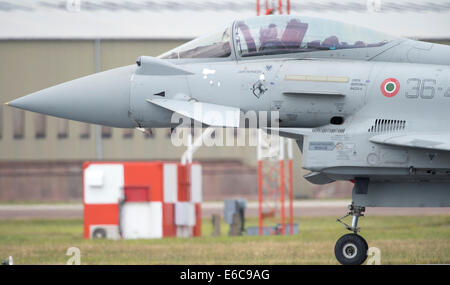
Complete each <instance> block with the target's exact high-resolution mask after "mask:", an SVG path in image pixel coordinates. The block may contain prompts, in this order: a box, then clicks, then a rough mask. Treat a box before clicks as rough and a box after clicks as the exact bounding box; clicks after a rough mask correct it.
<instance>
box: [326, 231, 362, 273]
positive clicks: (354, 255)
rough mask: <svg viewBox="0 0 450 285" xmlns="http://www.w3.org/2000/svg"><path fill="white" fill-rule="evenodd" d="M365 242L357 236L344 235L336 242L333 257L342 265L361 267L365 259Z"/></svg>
mask: <svg viewBox="0 0 450 285" xmlns="http://www.w3.org/2000/svg"><path fill="white" fill-rule="evenodd" d="M368 249H369V247H368V245H367V242H366V241H365V240H364V239H363V238H362V237H360V236H359V235H357V234H346V235H344V236H342V237H341V238H340V239H338V241H337V242H336V245H335V247H334V255H335V256H336V259H337V260H338V261H339V263H340V264H342V265H361V264H363V263H364V261H366V259H367V250H368Z"/></svg>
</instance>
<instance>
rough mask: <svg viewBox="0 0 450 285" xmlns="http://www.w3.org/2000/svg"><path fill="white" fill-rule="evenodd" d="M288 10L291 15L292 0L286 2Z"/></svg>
mask: <svg viewBox="0 0 450 285" xmlns="http://www.w3.org/2000/svg"><path fill="white" fill-rule="evenodd" d="M286 2H287V3H286V10H287V14H288V15H290V14H291V1H290V0H286Z"/></svg>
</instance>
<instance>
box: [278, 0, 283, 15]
mask: <svg viewBox="0 0 450 285" xmlns="http://www.w3.org/2000/svg"><path fill="white" fill-rule="evenodd" d="M278 13H280V15H281V14H283V0H278Z"/></svg>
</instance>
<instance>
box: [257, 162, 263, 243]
mask: <svg viewBox="0 0 450 285" xmlns="http://www.w3.org/2000/svg"><path fill="white" fill-rule="evenodd" d="M262 199H263V193H262V161H261V160H258V216H259V235H260V236H262V234H263V226H264V225H263V215H262Z"/></svg>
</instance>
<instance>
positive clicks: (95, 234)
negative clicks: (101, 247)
mask: <svg viewBox="0 0 450 285" xmlns="http://www.w3.org/2000/svg"><path fill="white" fill-rule="evenodd" d="M92 238H93V239H99V238H106V231H105V229H102V228H98V229H95V231H94V232H93V233H92Z"/></svg>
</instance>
